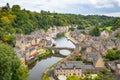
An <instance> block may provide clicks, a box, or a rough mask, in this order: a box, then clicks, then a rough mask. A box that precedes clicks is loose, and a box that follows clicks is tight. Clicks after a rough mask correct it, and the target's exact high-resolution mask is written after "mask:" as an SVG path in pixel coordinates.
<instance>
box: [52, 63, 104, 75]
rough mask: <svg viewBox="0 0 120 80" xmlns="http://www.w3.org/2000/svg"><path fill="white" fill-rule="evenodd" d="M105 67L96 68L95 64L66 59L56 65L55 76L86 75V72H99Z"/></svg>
mask: <svg viewBox="0 0 120 80" xmlns="http://www.w3.org/2000/svg"><path fill="white" fill-rule="evenodd" d="M102 69H103V68H96V67H94V66H93V65H88V64H84V63H83V62H82V61H64V62H61V63H59V64H57V65H55V66H54V76H56V77H59V76H65V77H68V76H74V75H75V76H78V77H85V76H84V74H86V73H88V72H89V73H98V72H99V71H101V70H102Z"/></svg>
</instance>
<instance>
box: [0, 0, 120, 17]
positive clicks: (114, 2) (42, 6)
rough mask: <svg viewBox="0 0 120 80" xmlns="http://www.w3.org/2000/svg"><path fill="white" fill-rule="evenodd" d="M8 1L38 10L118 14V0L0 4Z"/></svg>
mask: <svg viewBox="0 0 120 80" xmlns="http://www.w3.org/2000/svg"><path fill="white" fill-rule="evenodd" d="M6 3H9V4H10V6H12V5H15V4H18V5H20V6H21V8H22V9H23V8H25V9H27V10H31V11H37V12H40V10H46V11H51V12H53V11H55V12H59V13H73V14H83V15H86V14H99V15H101V14H104V15H108V16H120V0H0V6H4V5H5V4H6Z"/></svg>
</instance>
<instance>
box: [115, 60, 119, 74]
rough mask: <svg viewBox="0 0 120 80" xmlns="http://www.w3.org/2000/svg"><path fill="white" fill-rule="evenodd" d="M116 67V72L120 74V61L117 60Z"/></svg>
mask: <svg viewBox="0 0 120 80" xmlns="http://www.w3.org/2000/svg"><path fill="white" fill-rule="evenodd" d="M115 67H116V70H115V72H116V74H118V75H120V62H116V63H115Z"/></svg>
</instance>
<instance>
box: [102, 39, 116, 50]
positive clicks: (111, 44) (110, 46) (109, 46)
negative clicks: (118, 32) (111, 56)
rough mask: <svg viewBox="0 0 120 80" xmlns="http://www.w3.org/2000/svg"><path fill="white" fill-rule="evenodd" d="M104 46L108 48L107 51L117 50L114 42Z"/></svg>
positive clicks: (106, 43) (108, 42)
mask: <svg viewBox="0 0 120 80" xmlns="http://www.w3.org/2000/svg"><path fill="white" fill-rule="evenodd" d="M104 45H105V47H106V48H107V50H110V49H114V48H116V45H115V43H114V41H112V40H109V41H106V42H105V43H104Z"/></svg>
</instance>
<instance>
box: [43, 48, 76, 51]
mask: <svg viewBox="0 0 120 80" xmlns="http://www.w3.org/2000/svg"><path fill="white" fill-rule="evenodd" d="M45 48H47V49H51V50H54V51H60V50H68V51H70V52H73V51H74V50H75V48H70V47H45Z"/></svg>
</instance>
